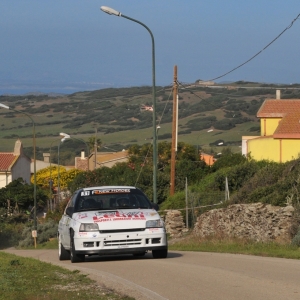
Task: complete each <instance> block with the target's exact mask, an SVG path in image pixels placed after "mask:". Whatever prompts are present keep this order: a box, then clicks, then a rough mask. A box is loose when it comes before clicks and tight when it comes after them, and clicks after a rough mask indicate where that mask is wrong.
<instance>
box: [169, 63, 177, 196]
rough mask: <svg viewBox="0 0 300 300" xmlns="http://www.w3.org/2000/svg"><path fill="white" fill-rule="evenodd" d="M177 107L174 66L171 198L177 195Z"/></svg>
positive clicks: (175, 69) (175, 68)
mask: <svg viewBox="0 0 300 300" xmlns="http://www.w3.org/2000/svg"><path fill="white" fill-rule="evenodd" d="M177 105H178V84H177V66H174V84H173V122H172V149H171V182H170V195H171V196H172V195H174V193H175V160H176V152H177V113H178V109H177Z"/></svg>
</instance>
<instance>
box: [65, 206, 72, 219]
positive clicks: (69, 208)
mask: <svg viewBox="0 0 300 300" xmlns="http://www.w3.org/2000/svg"><path fill="white" fill-rule="evenodd" d="M73 213H74V207H67V209H66V215H68V216H69V217H70V218H72V215H73Z"/></svg>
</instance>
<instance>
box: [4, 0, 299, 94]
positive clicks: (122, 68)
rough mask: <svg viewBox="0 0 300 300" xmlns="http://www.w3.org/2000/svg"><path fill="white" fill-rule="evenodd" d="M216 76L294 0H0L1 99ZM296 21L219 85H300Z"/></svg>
mask: <svg viewBox="0 0 300 300" xmlns="http://www.w3.org/2000/svg"><path fill="white" fill-rule="evenodd" d="M101 6H109V7H111V8H113V9H115V10H117V11H120V12H121V13H122V14H123V15H125V16H128V17H130V18H132V19H135V20H138V21H139V22H142V23H143V24H145V25H146V26H147V27H148V28H149V29H150V30H151V32H152V34H153V37H154V41H155V80H156V85H158V86H167V85H171V84H172V82H173V72H174V66H175V65H176V66H177V68H178V81H180V82H182V83H193V82H195V81H196V80H198V79H201V80H210V79H214V78H217V77H219V76H221V75H223V74H225V73H227V72H229V71H231V70H232V69H234V68H236V67H237V66H239V65H241V64H243V63H244V62H246V61H247V60H248V59H250V58H251V57H252V56H254V55H255V54H257V53H258V52H259V51H261V50H263V49H264V48H265V47H266V46H267V45H268V44H269V43H270V42H271V41H272V40H274V39H275V38H276V37H277V36H278V35H279V34H280V33H282V32H283V31H284V30H285V29H286V28H288V27H289V26H290V25H291V24H292V22H293V21H294V20H295V19H296V18H297V17H298V15H299V13H300V2H299V0H285V1H282V0H251V1H250V0H247V1H246V0H226V1H223V0H201V1H200V0H193V1H192V0H186V1H182V0H151V1H150V0H148V1H146V0H101V1H98V0H97V1H96V0H63V1H61V0H26V1H25V0H1V1H0V41H1V46H0V95H3V94H23V93H27V92H42V93H49V92H54V93H66V94H70V93H73V92H77V91H87V90H97V89H102V88H109V87H112V88H118V87H132V86H145V85H146V86H151V85H152V41H151V36H150V34H149V32H148V31H147V30H146V29H145V28H144V27H143V26H141V25H140V24H138V23H136V22H133V21H131V20H128V19H126V18H123V17H117V16H113V15H108V14H106V13H104V12H102V11H101V10H100V7H101ZM299 29H300V18H298V19H297V20H295V21H294V23H293V25H292V26H291V27H290V28H289V29H287V30H286V31H285V32H284V33H283V34H282V35H281V36H280V37H279V38H278V39H277V40H276V41H274V42H273V43H272V44H271V45H270V46H269V47H267V48H266V49H265V50H263V51H262V52H261V53H260V54H259V55H257V56H256V57H255V58H254V59H252V60H251V61H249V62H248V63H246V64H245V65H243V66H242V67H240V68H238V69H237V70H235V71H234V72H231V73H229V74H227V75H226V76H223V77H221V78H219V79H217V80H216V82H230V81H237V80H245V81H256V82H266V83H284V84H291V83H300V67H299V65H300V64H299V62H300V58H299V53H300V41H299V36H300V35H299Z"/></svg>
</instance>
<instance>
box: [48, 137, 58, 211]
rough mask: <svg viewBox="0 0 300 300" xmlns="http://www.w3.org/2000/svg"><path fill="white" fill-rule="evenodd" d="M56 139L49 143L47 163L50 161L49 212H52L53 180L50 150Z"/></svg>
mask: <svg viewBox="0 0 300 300" xmlns="http://www.w3.org/2000/svg"><path fill="white" fill-rule="evenodd" d="M57 141H58V139H56V140H54V141H52V142H51V144H50V157H49V161H50V180H49V192H50V210H51V211H52V208H53V207H52V187H53V180H52V166H51V148H52V144H53V143H54V142H57Z"/></svg>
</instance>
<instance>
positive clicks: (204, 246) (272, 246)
mask: <svg viewBox="0 0 300 300" xmlns="http://www.w3.org/2000/svg"><path fill="white" fill-rule="evenodd" d="M169 250H178V251H200V252H219V253H233V254H248V255H258V256H269V257H281V258H292V259H300V249H299V247H297V246H293V245H290V244H280V243H275V242H270V243H259V242H253V241H249V240H241V239H216V238H207V239H199V238H196V237H193V236H189V237H186V238H183V239H178V240H176V239H173V240H171V241H170V243H169Z"/></svg>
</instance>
